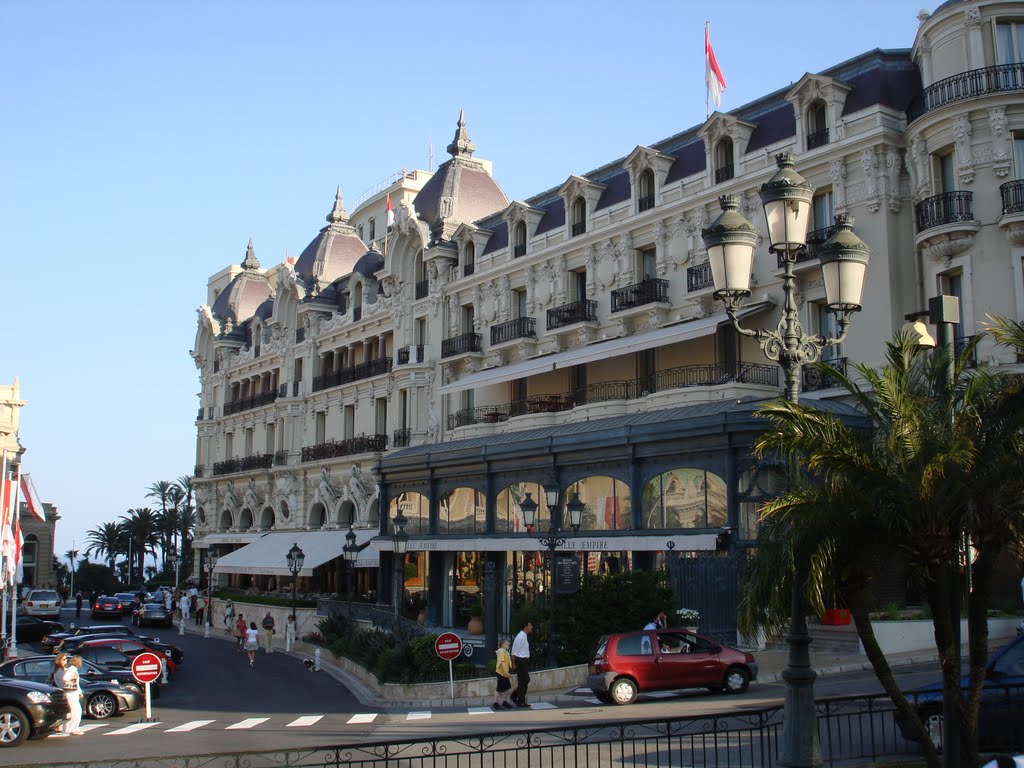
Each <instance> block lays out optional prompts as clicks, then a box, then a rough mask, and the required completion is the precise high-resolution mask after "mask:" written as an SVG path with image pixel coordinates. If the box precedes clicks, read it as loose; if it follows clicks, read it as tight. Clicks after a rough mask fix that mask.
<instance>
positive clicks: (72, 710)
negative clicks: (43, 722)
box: [64, 656, 85, 736]
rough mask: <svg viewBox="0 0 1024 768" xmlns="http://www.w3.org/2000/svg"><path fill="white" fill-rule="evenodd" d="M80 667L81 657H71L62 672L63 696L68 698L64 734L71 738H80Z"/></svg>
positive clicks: (81, 731)
mask: <svg viewBox="0 0 1024 768" xmlns="http://www.w3.org/2000/svg"><path fill="white" fill-rule="evenodd" d="M81 667H82V657H81V656H72V657H71V659H70V660H69V661H68V663H67V668H66V669H65V670H64V694H65V695H66V696H67V697H68V710H69V714H68V719H67V723H66V724H65V726H64V732H65V733H68V734H71V735H72V736H81V735H82V734H83V733H85V731H83V730H82V729H81V728H79V726H80V725H81V724H82V688H81V686H80V685H79V678H78V670H79V669H81Z"/></svg>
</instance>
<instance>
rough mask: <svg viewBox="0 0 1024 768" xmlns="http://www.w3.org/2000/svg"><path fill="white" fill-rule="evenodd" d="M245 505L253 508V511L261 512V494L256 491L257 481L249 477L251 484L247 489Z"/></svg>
mask: <svg viewBox="0 0 1024 768" xmlns="http://www.w3.org/2000/svg"><path fill="white" fill-rule="evenodd" d="M243 499H244V502H245V506H246V507H248V508H249V509H250V510H252V513H253V514H254V515H255V514H259V512H260V507H261V506H262V504H260V495H259V493H257V492H256V481H255V480H254V479H253V478H251V477H250V478H249V484H248V486H247V487H246V489H245V496H244V497H243Z"/></svg>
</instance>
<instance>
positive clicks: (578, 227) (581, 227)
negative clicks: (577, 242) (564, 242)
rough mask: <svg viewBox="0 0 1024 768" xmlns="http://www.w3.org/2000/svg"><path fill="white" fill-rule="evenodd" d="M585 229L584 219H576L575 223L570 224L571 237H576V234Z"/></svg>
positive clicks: (580, 233) (581, 232)
mask: <svg viewBox="0 0 1024 768" xmlns="http://www.w3.org/2000/svg"><path fill="white" fill-rule="evenodd" d="M586 231H587V222H585V221H577V222H576V223H575V224H573V225H572V236H573V237H576V236H577V235H582V234H583V233H584V232H586Z"/></svg>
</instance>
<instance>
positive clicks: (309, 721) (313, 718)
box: [285, 715, 324, 728]
mask: <svg viewBox="0 0 1024 768" xmlns="http://www.w3.org/2000/svg"><path fill="white" fill-rule="evenodd" d="M323 719H324V716H323V715H303V716H302V717H299V718H296V719H295V720H292V721H291V722H290V723H288V725H286V726H285V728H303V727H305V726H307V725H313V724H314V723H317V722H319V721H321V720H323Z"/></svg>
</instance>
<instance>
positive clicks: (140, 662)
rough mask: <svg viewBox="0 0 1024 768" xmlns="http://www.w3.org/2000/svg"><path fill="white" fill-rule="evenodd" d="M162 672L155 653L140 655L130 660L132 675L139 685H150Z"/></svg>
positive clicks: (161, 665) (158, 658)
mask: <svg viewBox="0 0 1024 768" xmlns="http://www.w3.org/2000/svg"><path fill="white" fill-rule="evenodd" d="M162 672H163V662H162V661H160V657H159V656H157V655H156V654H155V653H149V652H147V653H140V654H139V655H138V656H136V657H135V658H134V659H132V674H133V675H134V676H135V679H136V680H138V681H139V682H140V683H152V682H154V681H156V680H157V678H159V677H160V675H161V673H162Z"/></svg>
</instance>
